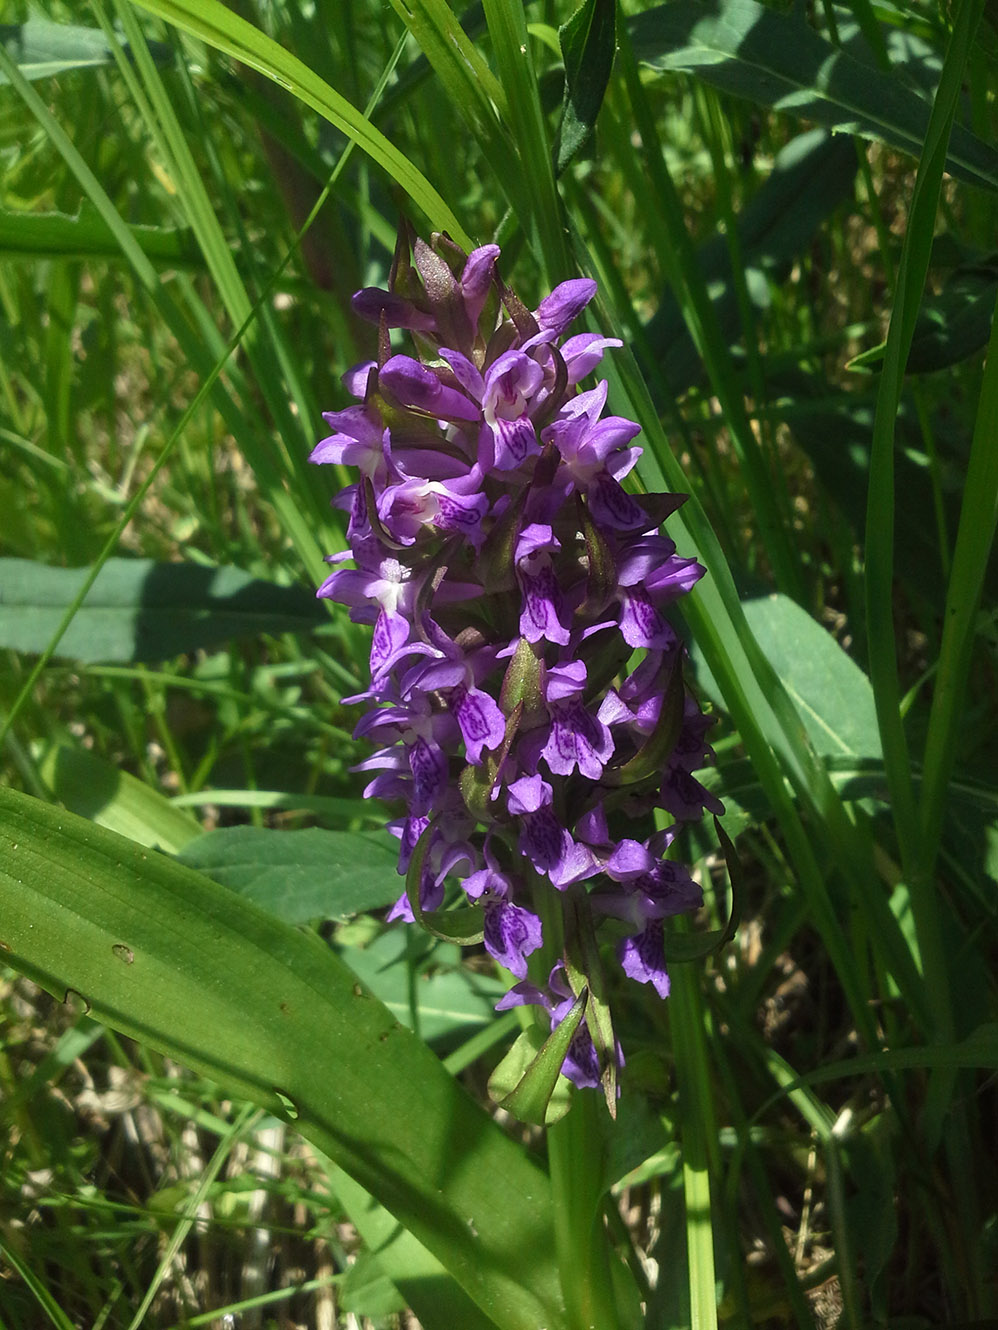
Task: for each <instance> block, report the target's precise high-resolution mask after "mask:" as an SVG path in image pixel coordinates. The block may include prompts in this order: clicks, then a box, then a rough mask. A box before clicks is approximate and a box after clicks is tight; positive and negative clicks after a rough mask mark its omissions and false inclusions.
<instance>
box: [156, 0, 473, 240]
mask: <svg viewBox="0 0 998 1330" xmlns="http://www.w3.org/2000/svg"><path fill="white" fill-rule="evenodd" d="M132 2H133V3H135V4H138V5H139V6H140V7H141V8H142V9H147V10H149V12H150V13H153V14H156V15H158V16H159V17H160V18H162V19H166V20H167V22H169V23H173V24H175V25H176V26H177V27H178V28H182V29H183V30H184V31H185V32H190V33H192V34H193V35H194V36H195V37H200V38H201V40H202V41H204V42H207V43H208V45H209V46H214V47H216V48H217V49H218V50H220V51H224V52H225V53H226V54H227V55H231V56H233V57H234V58H235V59H237V60H242V61H243V62H244V63H245V64H247V65H250V66H251V67H252V68H253V69H258V70H259V71H260V73H261V74H264V75H265V76H266V77H267V78H269V79H272V80H273V81H274V82H275V83H277V84H279V85H280V86H281V87H282V88H285V89H287V91H288V92H290V93H292V94H293V95H294V96H295V97H298V98H299V99H300V100H301V101H303V102H305V103H306V105H308V106H311V107H312V109H313V110H315V111H318V112H319V114H320V115H321V116H324V117H325V119H327V120H328V121H329V122H330V124H333V125H335V126H336V127H337V129H339V130H341V131H342V132H343V133H344V134H346V135H347V137H348V138H350V139H351V140H352V141H353V142H355V143H356V144H357V146H358V147H359V148H360V149H361V150H362V151H363V152H365V153H367V154H368V156H369V157H371V159H372V160H373V161H375V162H376V163H377V164H378V165H379V166H380V167H381V168H382V169H383V170H384V171H385V172H386V173H387V174H388V176H389V177H390V178H391V179H392V180H394V181H396V182H397V183H398V184H399V185H400V186H401V187H402V189H404V190H405V192H406V193H407V194H408V195H409V197H410V198H411V199H412V201H413V203H415V205H416V206H417V207H418V208H419V209H421V211H422V212H423V213H424V214H425V215H426V217H427V218H428V219H429V221H430V223H431V225H432V226H433V227H434V229H436V230H446V231H449V232H450V234H451V237H452V238H453V239H454V240H456V241H457V243H458V244H459V245H464V246H465V247H466V248H468V249H470V248H471V246H472V242H471V240H470V239H469V237H468V235H467V233H466V232H465V230H464V228H463V227H462V226H461V223H460V222H459V221H458V219H457V217H456V216H455V215H454V213H453V212H452V211H451V209H450V207H449V206H448V204H447V203H446V202H445V201H444V199H443V197H442V196H441V195H440V194H439V193H438V191H437V190H436V189H435V188H434V187H433V185H431V184H430V182H429V181H428V180H427V179H426V178H425V176H423V174H422V173H421V172H420V171H419V170H417V168H416V167H415V166H414V165H413V164H412V162H411V161H410V160H409V158H408V157H406V156H405V154H404V153H402V152H400V151H399V150H398V148H396V147H395V146H394V144H392V143H391V142H390V140H388V139H387V138H385V136H384V135H383V134H382V133H380V132H379V131H378V130H377V129H375V128H374V126H373V125H372V124H371V123H370V121H369V120H368V119H366V118H365V117H364V116H363V115H362V114H361V113H360V112H359V111H358V110H357V109H356V107H353V106H351V105H350V103H349V102H348V101H347V100H346V98H344V97H341V96H340V95H339V93H337V92H336V91H335V89H333V88H331V87H330V86H329V84H328V83H326V82H325V80H324V79H321V78H319V77H318V75H317V74H315V73H313V71H312V70H310V69H309V68H308V66H307V65H305V64H304V63H303V62H302V61H301V60H299V59H298V58H297V56H294V55H292V54H291V53H290V52H289V51H286V50H285V49H284V48H283V47H282V46H281V45H280V44H279V43H278V42H275V41H274V40H273V38H271V37H268V36H267V35H266V34H265V33H263V32H261V31H260V30H259V28H255V27H254V26H253V25H252V24H251V23H248V22H247V21H246V20H245V19H243V18H240V17H239V16H238V15H237V14H234V13H233V12H232V11H231V10H229V9H226V8H225V6H224V5H222V4H220V3H218V0H132Z"/></svg>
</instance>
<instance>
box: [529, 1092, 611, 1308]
mask: <svg viewBox="0 0 998 1330" xmlns="http://www.w3.org/2000/svg"><path fill="white" fill-rule="evenodd" d="M603 1116H605V1111H604V1109H603V1106H602V1104H601V1102H600V1099H599V1097H598V1096H597V1095H596V1094H593V1093H591V1092H590V1091H587V1090H581V1091H578V1092H577V1093H576V1095H575V1102H574V1103H573V1105H572V1109H571V1111H570V1112H569V1113H568V1114H567V1115H566V1116H565V1117H563V1118H562V1119H561V1121H560V1122H556V1123H554V1124H553V1126H550V1127H549V1128H548V1164H549V1167H550V1171H551V1191H552V1195H553V1199H554V1217H555V1219H554V1222H555V1245H556V1249H557V1254H558V1266H559V1269H560V1270H561V1285H562V1292H563V1294H564V1298H565V1311H566V1322H567V1324H568V1325H569V1327H570V1328H571V1330H603V1328H604V1327H607V1326H617V1325H620V1324H621V1318H620V1314H619V1312H618V1309H617V1302H616V1298H615V1297H614V1290H613V1276H612V1274H611V1269H610V1250H609V1235H608V1233H607V1230H606V1226H605V1224H604V1222H603V1206H602V1194H603V1163H604V1153H605V1146H606V1143H605V1135H604V1131H603V1125H602V1117H603ZM621 1272H622V1273H626V1272H625V1271H624V1269H623V1267H621Z"/></svg>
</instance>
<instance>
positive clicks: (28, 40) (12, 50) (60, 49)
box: [0, 17, 173, 84]
mask: <svg viewBox="0 0 998 1330" xmlns="http://www.w3.org/2000/svg"><path fill="white" fill-rule="evenodd" d="M0 44H2V45H3V46H4V47H5V48H6V51H7V53H8V55H9V56H10V57H11V59H12V60H13V61H14V63H15V64H16V65H17V67H18V69H20V71H21V73H22V74H23V75H24V77H25V78H26V79H43V78H51V77H52V76H53V75H54V74H66V73H68V72H69V71H70V70H71V69H93V68H95V67H96V66H98V65H107V64H110V63H111V62H112V60H113V59H114V57H113V55H112V54H111V49H110V47H109V46H108V44H107V38H106V37H105V36H104V34H103V33H102V32H101V30H100V28H84V27H81V26H79V25H78V24H75V23H52V22H50V21H49V20H48V19H45V18H38V17H35V18H29V19H27V20H26V21H25V22H24V23H0ZM150 50H151V51H152V53H153V55H154V56H155V58H156V59H157V60H159V61H161V62H163V63H165V62H166V61H168V60H169V59H170V58H171V56H172V55H173V52H172V51H171V50H170V48H169V46H166V45H164V44H163V43H162V42H154V43H153V44H152V46H151V47H150ZM6 82H8V79H7V77H6V75H5V74H4V73H3V71H2V70H0V84H3V83H6Z"/></svg>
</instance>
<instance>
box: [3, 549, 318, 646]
mask: <svg viewBox="0 0 998 1330" xmlns="http://www.w3.org/2000/svg"><path fill="white" fill-rule="evenodd" d="M88 571H89V570H88V569H85V568H52V567H49V566H48V565H46V564H41V563H33V562H32V561H30V560H28V559H0V646H2V647H8V648H11V649H13V650H14V651H25V652H41V651H44V650H45V648H46V647H47V646H48V643H49V641H50V639H51V638H52V636H53V634H54V633H55V631H56V629H57V627H58V625H59V622H60V620H61V618H62V615H63V613H64V611H65V609H66V607H67V605H69V604H70V603H71V602H72V600H73V598H74V597H75V596H76V594H77V592H78V591H79V589H80V587H81V586H82V584H83V580H84V578H85V577H86V576H87V573H88ZM327 617H328V615H327V613H326V610H325V608H324V607H323V606H322V605H321V604H320V603H319V602H317V601H316V599H315V596H314V594H313V593H312V592H311V591H309V590H307V589H306V588H304V587H284V586H276V585H274V584H273V583H272V582H264V581H262V580H261V579H260V578H257V577H252V576H251V575H250V574H249V573H245V572H243V571H242V570H241V569H239V568H204V567H202V566H201V565H199V564H192V563H156V562H155V561H154V560H152V559H108V561H107V562H106V563H105V564H104V566H103V568H102V569H101V570H100V572H99V573H98V575H97V579H96V581H95V582H94V584H93V586H92V587H91V588H90V591H89V592H88V593H87V596H86V599H85V600H84V601H83V604H82V606H81V608H80V609H79V611H78V612H77V614H76V616H75V617H74V619H73V621H72V623H71V624H70V626H69V628H68V629H67V630H66V633H65V635H64V636H63V638H62V640H61V641H60V643H59V647H58V652H57V654H58V655H60V656H62V657H65V658H69V659H75V660H82V661H146V662H149V661H159V660H164V659H167V658H169V657H171V656H179V655H181V654H182V653H184V652H188V651H198V650H204V649H206V648H209V647H213V646H218V645H219V644H220V643H222V642H226V641H228V640H229V639H230V638H233V637H240V636H257V635H258V634H259V633H285V632H302V631H306V630H308V629H311V628H314V627H315V626H316V625H317V624H320V623H323V622H324V621H325V620H326V618H327Z"/></svg>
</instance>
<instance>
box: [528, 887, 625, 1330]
mask: <svg viewBox="0 0 998 1330" xmlns="http://www.w3.org/2000/svg"><path fill="white" fill-rule="evenodd" d="M534 905H535V908H536V909H537V911H538V913H539V914H540V916H541V920H542V922H543V925H544V946H543V947H542V948H541V950H540V951H539V952H535V953H534V955H533V956H532V957H531V958H530V960H531V967H532V968H531V973H532V975H536V978H537V980H538V981H539V982H542V983H543V982H544V981H546V979H547V976H548V973H549V971H550V970H551V967H552V966H553V965H554V964H555V963H556V962H557V961H558V960H560V959H561V957H562V951H563V947H564V923H563V918H562V911H561V909H560V908H559V906H560V903H559V902H558V901H557V900H552V893H551V892H550V891H547V890H545V889H544V888H543V885H541V887H540V889H539V890H536V891H535V892H534ZM605 1114H606V1109H605V1106H604V1105H603V1104H602V1102H601V1099H600V1097H599V1095H598V1094H597V1093H595V1092H594V1091H591V1090H576V1091H575V1092H574V1094H573V1102H572V1107H571V1109H570V1110H569V1112H568V1113H567V1114H566V1115H565V1117H563V1118H562V1119H561V1120H560V1121H559V1122H555V1123H552V1124H551V1125H550V1126H549V1127H548V1128H547V1147H548V1169H549V1172H550V1176H551V1194H552V1200H553V1202H554V1204H553V1212H554V1226H555V1247H556V1251H557V1254H558V1268H559V1270H560V1272H561V1286H562V1294H563V1297H564V1299H565V1313H566V1324H567V1325H568V1326H569V1328H570V1330H603V1327H616V1326H619V1325H621V1324H622V1321H621V1317H620V1314H619V1310H618V1305H617V1299H616V1297H615V1295H614V1283H613V1276H612V1274H611V1264H610V1262H611V1254H610V1240H609V1234H608V1232H607V1229H606V1226H605V1224H604V1222H603V1206H602V1198H603V1191H604V1177H605V1168H604V1162H605V1151H606V1132H605V1127H604V1122H605ZM624 1273H626V1272H624Z"/></svg>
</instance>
